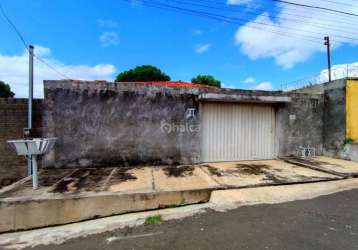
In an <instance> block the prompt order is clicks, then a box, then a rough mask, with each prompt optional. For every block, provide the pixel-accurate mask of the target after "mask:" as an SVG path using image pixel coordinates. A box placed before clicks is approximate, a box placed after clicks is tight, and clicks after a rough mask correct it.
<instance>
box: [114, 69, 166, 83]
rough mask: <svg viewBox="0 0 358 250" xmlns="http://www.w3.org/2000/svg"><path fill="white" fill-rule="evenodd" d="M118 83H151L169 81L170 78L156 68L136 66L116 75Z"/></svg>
mask: <svg viewBox="0 0 358 250" xmlns="http://www.w3.org/2000/svg"><path fill="white" fill-rule="evenodd" d="M116 81H118V82H151V81H170V77H169V76H168V75H166V74H165V73H164V72H162V71H161V70H160V69H158V68H157V67H154V66H151V65H142V66H137V67H135V68H134V69H130V70H127V71H123V72H122V73H120V74H118V76H117V78H116Z"/></svg>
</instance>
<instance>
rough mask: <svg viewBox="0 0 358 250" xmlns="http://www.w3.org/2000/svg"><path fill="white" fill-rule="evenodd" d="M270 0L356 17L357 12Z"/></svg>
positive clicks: (357, 15)
mask: <svg viewBox="0 0 358 250" xmlns="http://www.w3.org/2000/svg"><path fill="white" fill-rule="evenodd" d="M271 1H273V2H279V3H283V4H289V5H295V6H300V7H304V8H310V9H318V10H324V11H329V12H335V13H339V14H343V15H349V16H356V17H358V14H356V13H352V12H346V11H341V10H334V9H330V8H326V7H320V6H313V5H308V4H302V3H296V2H289V1H284V0H271Z"/></svg>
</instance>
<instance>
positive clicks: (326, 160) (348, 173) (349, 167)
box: [283, 156, 358, 178]
mask: <svg viewBox="0 0 358 250" xmlns="http://www.w3.org/2000/svg"><path fill="white" fill-rule="evenodd" d="M283 160H284V161H285V162H287V163H291V164H295V165H298V166H302V167H306V168H309V169H313V170H317V171H321V172H325V173H328V174H333V175H336V176H341V177H343V178H349V177H358V162H354V161H346V160H341V159H335V158H330V157H325V156H318V157H314V158H299V157H289V158H284V159H283Z"/></svg>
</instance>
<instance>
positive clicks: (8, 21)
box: [0, 3, 28, 50]
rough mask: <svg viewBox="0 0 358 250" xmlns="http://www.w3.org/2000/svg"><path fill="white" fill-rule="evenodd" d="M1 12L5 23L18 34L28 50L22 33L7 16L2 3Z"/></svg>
mask: <svg viewBox="0 0 358 250" xmlns="http://www.w3.org/2000/svg"><path fill="white" fill-rule="evenodd" d="M0 10H1V13H2V15H3V17H4V18H5V21H6V22H7V23H8V24H9V25H10V27H11V28H12V29H13V30H14V31H15V33H16V34H17V36H18V37H19V38H20V40H21V42H22V43H23V44H24V46H25V48H26V49H27V50H28V44H27V42H26V41H25V39H24V37H23V36H22V35H21V32H20V31H19V30H18V29H17V27H16V25H15V24H14V23H13V22H12V21H11V19H10V18H9V17H8V16H7V15H6V13H5V10H4V8H3V7H2V5H1V3H0Z"/></svg>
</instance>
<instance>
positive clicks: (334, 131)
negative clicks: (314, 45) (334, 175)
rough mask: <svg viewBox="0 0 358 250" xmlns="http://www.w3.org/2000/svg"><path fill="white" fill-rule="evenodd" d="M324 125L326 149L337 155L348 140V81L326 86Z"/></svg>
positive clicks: (342, 80) (337, 81) (334, 82)
mask: <svg viewBox="0 0 358 250" xmlns="http://www.w3.org/2000/svg"><path fill="white" fill-rule="evenodd" d="M323 123H324V127H323V141H324V148H325V150H326V151H327V152H329V153H331V154H334V155H337V154H338V152H339V150H341V149H342V148H343V145H344V141H345V139H346V79H341V80H336V81H333V82H331V83H329V84H326V85H325V92H324V116H323Z"/></svg>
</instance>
